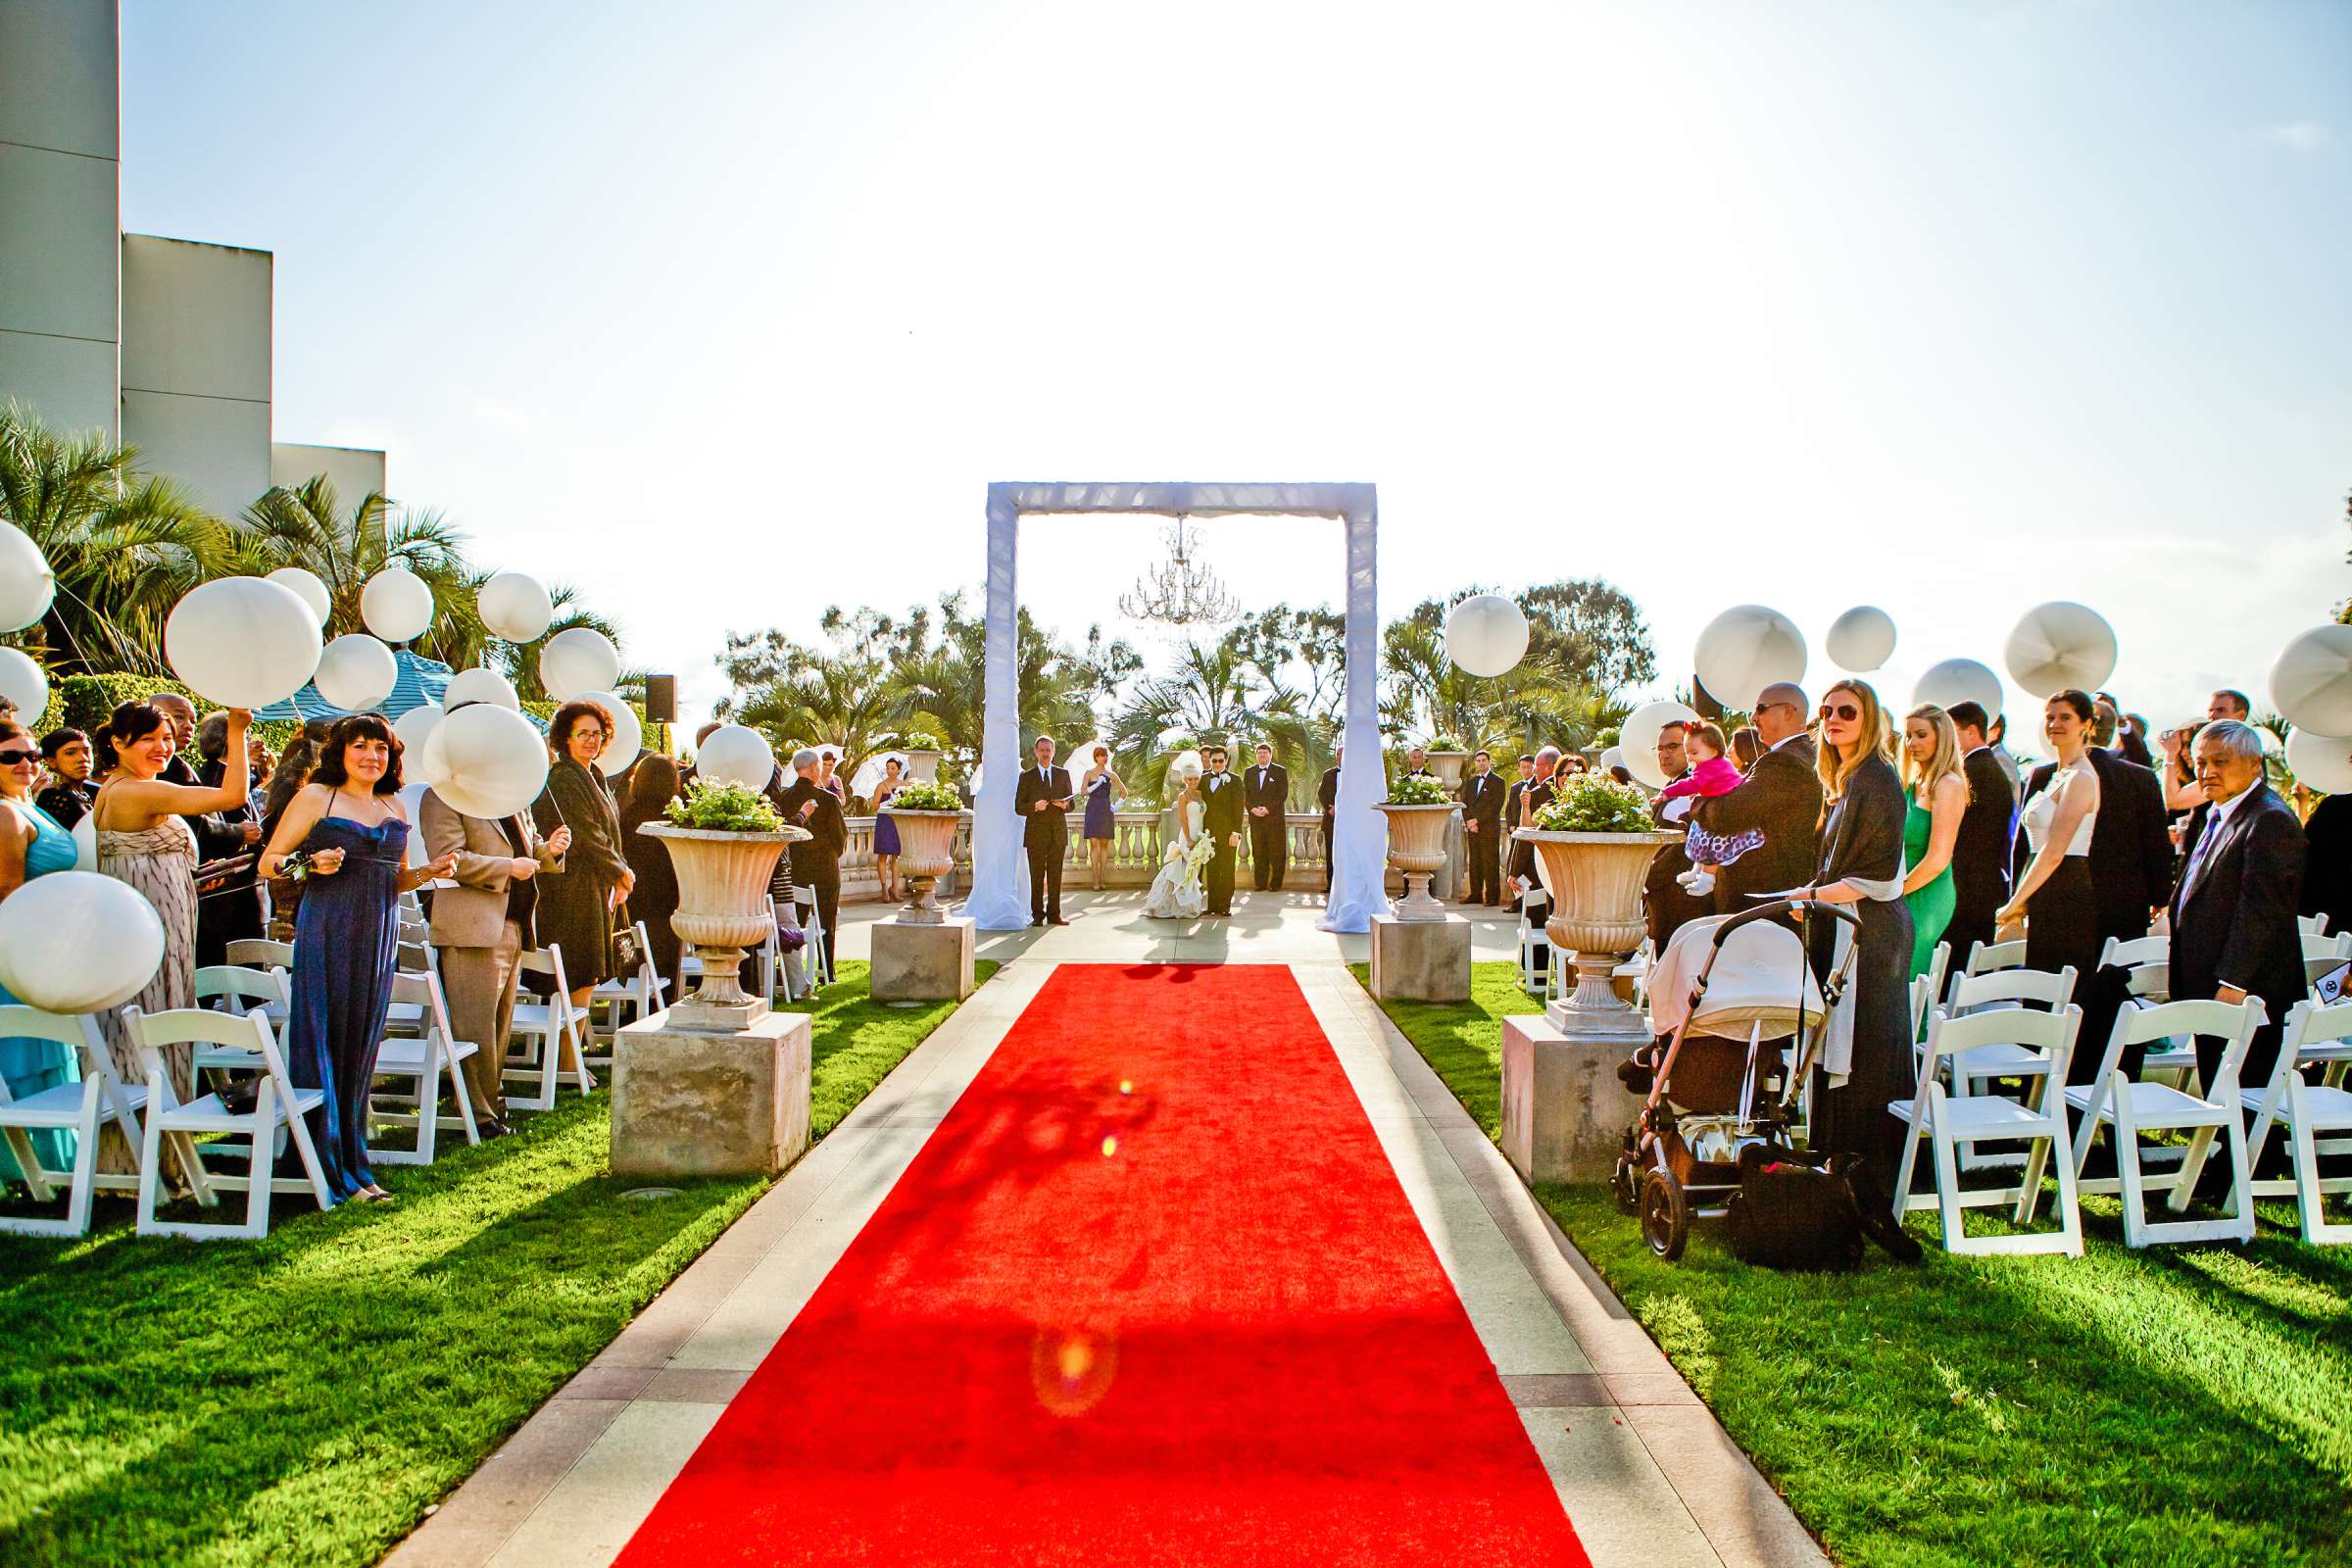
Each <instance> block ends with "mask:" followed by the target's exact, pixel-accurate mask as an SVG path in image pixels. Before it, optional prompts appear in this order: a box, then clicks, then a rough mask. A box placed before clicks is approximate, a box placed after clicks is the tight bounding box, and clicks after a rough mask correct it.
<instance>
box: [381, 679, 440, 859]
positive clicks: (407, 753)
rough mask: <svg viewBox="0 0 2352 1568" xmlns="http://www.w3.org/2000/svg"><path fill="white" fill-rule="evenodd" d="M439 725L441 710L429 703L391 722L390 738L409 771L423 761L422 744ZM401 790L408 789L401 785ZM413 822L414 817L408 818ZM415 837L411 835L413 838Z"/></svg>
mask: <svg viewBox="0 0 2352 1568" xmlns="http://www.w3.org/2000/svg"><path fill="white" fill-rule="evenodd" d="M440 723H441V710H439V709H438V708H435V707H433V706H432V705H431V704H430V703H426V704H423V705H421V706H420V707H417V708H412V709H410V710H409V711H407V712H405V713H403V714H401V715H400V717H398V718H396V719H394V720H393V721H392V738H393V739H394V740H396V741H398V742H400V751H401V756H402V757H404V758H405V759H407V760H408V766H409V771H411V772H412V773H413V772H415V771H416V770H417V767H419V766H420V765H421V764H422V762H423V760H424V743H425V742H426V741H427V740H429V739H430V738H431V737H432V733H433V731H434V729H435V728H437V727H438V726H439V725H440ZM401 788H403V789H406V788H408V786H407V785H405V784H404V785H402V786H401ZM409 820H410V821H412V822H414V821H416V820H417V818H416V817H414V816H412V817H410V818H409ZM415 836H416V835H414V834H411V835H410V837H411V838H414V837H415Z"/></svg>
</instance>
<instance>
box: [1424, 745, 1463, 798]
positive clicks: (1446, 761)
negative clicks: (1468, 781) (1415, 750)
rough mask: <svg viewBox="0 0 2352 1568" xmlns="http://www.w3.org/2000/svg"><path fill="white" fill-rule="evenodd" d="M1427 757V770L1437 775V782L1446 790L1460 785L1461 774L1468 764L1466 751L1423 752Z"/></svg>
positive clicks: (1454, 788)
mask: <svg viewBox="0 0 2352 1568" xmlns="http://www.w3.org/2000/svg"><path fill="white" fill-rule="evenodd" d="M1421 755H1422V756H1424V757H1426V758H1428V759H1429V770H1430V771H1431V772H1432V773H1435V774H1437V775H1438V782H1439V783H1441V784H1443V785H1445V786H1446V788H1447V789H1448V790H1458V789H1460V788H1461V787H1462V774H1463V772H1464V770H1465V769H1467V768H1468V767H1469V765H1470V754H1469V753H1468V752H1424V753H1422V754H1421Z"/></svg>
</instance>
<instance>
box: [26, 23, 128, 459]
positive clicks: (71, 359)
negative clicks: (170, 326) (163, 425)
mask: <svg viewBox="0 0 2352 1568" xmlns="http://www.w3.org/2000/svg"><path fill="white" fill-rule="evenodd" d="M119 38H120V21H119V18H118V15H117V11H116V4H115V0H0V401H5V400H7V399H11V398H13V399H15V400H17V401H18V402H20V403H23V404H25V405H26V406H27V407H29V408H30V409H31V410H32V411H33V412H34V413H35V414H37V415H38V416H39V417H41V418H42V419H43V420H45V421H47V422H48V423H50V424H51V425H54V426H58V427H60V428H65V429H75V430H85V429H104V430H107V431H110V432H112V431H113V430H115V429H116V428H117V418H118V411H117V405H116V400H115V386H116V380H115V377H116V362H117V355H118V352H119V348H118V336H117V321H118V319H119V318H118V301H119V299H120V296H121V272H120V257H121V252H120V249H119V241H118V239H117V235H118V232H119V230H118V228H117V226H116V225H117V222H118V218H117V214H118V211H119V207H118V202H119V194H120V184H121V181H120V172H121V166H120V163H119V159H120V156H121V142H120V137H119V134H118V123H119V120H120V110H121V103H120V97H119V92H118V88H117V74H116V66H117V54H118V40H119Z"/></svg>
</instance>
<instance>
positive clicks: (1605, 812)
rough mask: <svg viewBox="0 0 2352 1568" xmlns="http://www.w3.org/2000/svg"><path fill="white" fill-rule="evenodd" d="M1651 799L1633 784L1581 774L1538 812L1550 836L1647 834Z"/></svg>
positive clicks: (1571, 779)
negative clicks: (1563, 834) (1553, 834)
mask: <svg viewBox="0 0 2352 1568" xmlns="http://www.w3.org/2000/svg"><path fill="white" fill-rule="evenodd" d="M1656 825H1657V824H1656V823H1654V822H1652V821H1651V820H1650V816H1649V798H1648V797H1647V796H1645V795H1643V794H1642V792H1641V791H1640V790H1638V789H1636V788H1634V787H1633V786H1632V785H1631V784H1620V783H1618V782H1617V781H1616V780H1615V779H1613V778H1609V777H1607V776H1606V775H1604V774H1600V773H1579V774H1576V775H1575V776H1573V777H1572V778H1570V779H1569V780H1568V783H1567V785H1566V786H1565V787H1564V788H1562V789H1561V790H1560V793H1559V794H1557V795H1555V796H1553V797H1552V798H1551V800H1550V801H1549V802H1547V803H1546V804H1545V805H1544V808H1543V809H1541V810H1539V811H1537V812H1536V826H1538V827H1540V828H1542V829H1544V831H1545V832H1547V833H1646V832H1648V831H1650V830H1651V829H1652V828H1654V827H1655V826H1656Z"/></svg>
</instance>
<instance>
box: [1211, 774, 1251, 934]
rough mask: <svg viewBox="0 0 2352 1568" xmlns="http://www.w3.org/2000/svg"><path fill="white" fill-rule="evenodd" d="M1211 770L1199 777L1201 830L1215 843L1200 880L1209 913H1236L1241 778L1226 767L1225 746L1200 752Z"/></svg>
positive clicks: (1240, 820)
mask: <svg viewBox="0 0 2352 1568" xmlns="http://www.w3.org/2000/svg"><path fill="white" fill-rule="evenodd" d="M1201 755H1202V756H1203V757H1204V758H1206V759H1207V761H1208V774H1207V776H1206V777H1204V778H1202V779H1201V831H1202V832H1204V833H1206V834H1207V835H1208V841H1209V843H1211V844H1213V845H1215V846H1216V854H1215V855H1214V856H1213V857H1211V858H1210V859H1209V862H1208V874H1207V875H1206V876H1205V877H1203V878H1202V879H1201V880H1202V881H1203V883H1204V884H1205V887H1204V888H1203V892H1205V894H1206V895H1207V899H1208V912H1209V913H1210V914H1218V915H1230V914H1231V913H1233V855H1234V852H1235V851H1236V850H1238V849H1240V848H1241V847H1242V823H1243V822H1244V821H1245V820H1246V818H1245V816H1244V814H1243V810H1242V781H1241V780H1240V779H1238V778H1235V777H1234V776H1233V775H1232V774H1231V773H1228V772H1226V771H1225V748H1224V747H1222V746H1211V747H1208V748H1207V749H1206V750H1205V751H1204V752H1202V754H1201Z"/></svg>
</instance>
